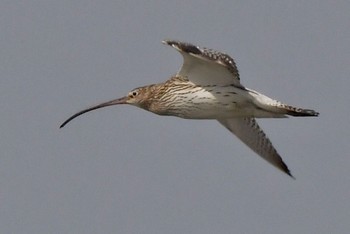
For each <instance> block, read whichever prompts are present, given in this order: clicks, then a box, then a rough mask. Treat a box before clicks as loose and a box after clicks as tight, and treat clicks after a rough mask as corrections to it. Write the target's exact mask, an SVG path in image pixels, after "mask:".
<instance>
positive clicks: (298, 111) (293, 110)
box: [282, 105, 319, 117]
mask: <svg viewBox="0 0 350 234" xmlns="http://www.w3.org/2000/svg"><path fill="white" fill-rule="evenodd" d="M282 108H283V109H284V110H285V111H286V114H287V115H291V116H296V117H308V116H309V117H313V116H314V117H315V116H318V115H319V113H318V112H316V111H314V110H310V109H302V108H297V107H293V106H288V105H283V106H282Z"/></svg>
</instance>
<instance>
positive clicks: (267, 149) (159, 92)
mask: <svg viewBox="0 0 350 234" xmlns="http://www.w3.org/2000/svg"><path fill="white" fill-rule="evenodd" d="M163 43H164V44H166V45H169V46H171V47H173V48H174V49H176V50H177V51H179V52H180V54H181V55H182V57H183V64H182V67H181V68H180V70H179V72H177V74H176V75H174V76H172V77H171V78H170V79H169V80H167V81H165V82H163V83H159V84H151V85H147V86H143V87H139V88H135V89H133V90H132V91H130V92H129V93H128V94H127V95H126V96H125V97H122V98H118V99H114V100H111V101H108V102H104V103H101V104H99V105H96V106H93V107H90V108H87V109H85V110H82V111H80V112H78V113H76V114H74V115H73V116H71V117H70V118H68V119H67V120H66V121H65V122H63V124H62V125H61V126H60V128H62V127H64V126H65V125H66V124H67V123H68V122H70V121H71V120H73V119H74V118H76V117H78V116H80V115H82V114H84V113H86V112H89V111H92V110H95V109H99V108H102V107H106V106H113V105H119V104H129V105H133V106H137V107H140V108H142V109H144V110H147V111H150V112H153V113H155V114H158V115H167V116H177V117H180V118H184V119H216V120H217V121H219V123H220V124H222V125H223V126H224V127H225V128H227V129H228V130H229V131H231V132H232V133H233V134H234V135H236V136H237V137H238V138H239V139H240V140H241V141H242V142H243V143H245V144H246V145H247V146H248V147H249V148H250V149H252V150H253V151H254V152H255V153H257V154H258V155H259V156H261V157H262V158H263V159H265V160H266V161H267V162H269V163H271V164H272V165H274V166H275V167H277V168H278V169H280V170H281V171H283V172H285V173H286V174H288V175H289V176H291V177H293V176H292V174H291V172H290V170H289V169H288V167H287V165H286V164H285V163H284V162H283V160H282V158H281V156H280V155H279V153H278V152H277V150H276V149H275V147H274V146H273V145H272V143H271V141H270V140H269V138H268V137H267V136H266V134H265V133H264V132H263V130H262V129H261V128H260V127H259V125H258V123H257V121H256V118H286V117H288V116H297V117H301V116H318V115H319V113H318V112H316V111H314V110H310V109H303V108H297V107H294V106H291V105H287V104H284V103H281V102H279V101H277V100H274V99H272V98H270V97H268V96H265V95H264V94H261V93H259V92H257V91H255V90H252V89H249V88H246V87H245V86H243V85H242V84H241V82H240V77H239V73H238V69H237V66H236V64H235V62H234V60H233V59H232V58H231V57H230V56H229V55H227V54H225V53H221V52H218V51H215V50H212V49H208V48H205V47H199V46H196V45H193V44H190V43H185V42H180V41H175V40H165V41H163ZM293 178H294V177H293Z"/></svg>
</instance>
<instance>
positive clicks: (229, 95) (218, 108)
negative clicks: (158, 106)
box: [160, 86, 254, 119]
mask: <svg viewBox="0 0 350 234" xmlns="http://www.w3.org/2000/svg"><path fill="white" fill-rule="evenodd" d="M242 92H246V91H244V90H239V89H238V88H234V87H232V86H224V87H222V86H221V87H206V88H202V87H195V88H192V89H191V91H178V92H177V93H176V95H173V99H172V102H169V105H167V108H166V111H165V112H164V113H160V114H163V115H171V116H177V117H180V118H185V119H218V118H234V117H244V116H252V115H253V109H254V105H253V104H252V102H251V101H250V100H249V96H245V95H242Z"/></svg>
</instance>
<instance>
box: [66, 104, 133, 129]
mask: <svg viewBox="0 0 350 234" xmlns="http://www.w3.org/2000/svg"><path fill="white" fill-rule="evenodd" d="M127 99H128V98H127V97H122V98H118V99H115V100H112V101H108V102H104V103H101V104H99V105H97V106H93V107H90V108H87V109H85V110H82V111H79V112H78V113H76V114H74V115H72V116H71V117H69V118H68V119H67V120H66V121H64V122H63V124H61V126H60V128H63V127H64V126H65V125H66V124H67V123H69V122H70V121H71V120H73V119H75V118H76V117H78V116H80V115H82V114H85V113H86V112H89V111H93V110H96V109H100V108H102V107H106V106H113V105H119V104H127V103H126V101H127Z"/></svg>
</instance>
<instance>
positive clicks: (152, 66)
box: [0, 0, 350, 234]
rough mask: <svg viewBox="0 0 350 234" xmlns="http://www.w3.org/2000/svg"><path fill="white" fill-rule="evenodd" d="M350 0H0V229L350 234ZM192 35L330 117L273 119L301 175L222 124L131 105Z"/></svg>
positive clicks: (246, 72)
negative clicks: (129, 96) (110, 103)
mask: <svg viewBox="0 0 350 234" xmlns="http://www.w3.org/2000/svg"><path fill="white" fill-rule="evenodd" d="M349 12H350V3H349V1H240V2H234V1H229V0H227V1H220V2H217V1H191V2H189V1H148V3H147V4H145V3H144V2H143V1H63V0H62V1H34V0H33V1H15V0H12V1H1V2H0V13H1V14H0V32H1V33H0V52H1V53H0V71H1V79H0V100H1V102H0V108H1V118H0V131H1V134H0V149H1V158H0V233H16V234H17V233H36V234H41V233H42V234H47V233H84V234H86V233H348V232H349V229H350V222H349V217H350V203H349V194H350V174H349V166H350V158H349V148H350V147H349V143H348V141H349V130H350V129H349V127H350V125H349V123H348V122H349V121H348V120H349V115H350V113H349V103H348V102H349V100H350V95H349V86H350V81H349V75H350V64H349V61H350V45H349V38H350V30H349V23H350V14H349ZM166 38H170V39H179V40H183V41H188V42H192V43H195V44H198V45H201V46H205V47H209V48H213V49H217V50H220V51H223V52H226V53H228V54H230V55H231V56H232V57H234V58H235V60H236V62H237V65H238V68H239V70H240V75H241V80H242V83H243V84H244V85H245V86H247V87H249V88H252V89H256V90H258V91H260V92H262V93H264V94H266V95H268V96H271V97H274V98H276V99H278V100H281V101H285V102H287V103H289V104H293V105H296V106H300V107H305V108H313V109H315V110H317V111H319V112H320V117H319V118H289V119H279V120H276V119H270V120H260V121H259V123H260V125H261V126H262V127H263V128H264V130H265V132H266V133H267V134H268V136H269V137H270V139H271V140H272V142H273V144H274V145H275V146H276V148H277V149H278V151H279V152H280V154H281V155H282V157H283V159H284V161H285V162H286V163H287V164H288V166H289V167H290V169H291V171H292V173H293V175H294V176H295V177H296V180H292V179H290V178H289V177H288V176H286V175H284V174H283V173H281V172H280V171H278V170H277V169H275V168H274V167H272V166H270V165H269V164H267V163H266V162H265V161H263V160H261V159H260V158H259V157H258V156H257V155H255V154H254V153H253V152H252V151H251V150H249V149H248V148H247V147H246V146H245V145H244V144H243V143H241V142H240V141H239V140H238V139H237V138H235V137H234V136H233V135H232V134H231V133H229V132H228V131H227V130H226V129H224V128H223V127H221V126H220V125H219V124H218V123H217V122H216V121H207V120H202V121H194V120H182V119H178V118H174V117H160V116H156V115H153V114H151V113H148V112H146V111H143V110H140V109H137V108H133V107H131V106H120V107H111V108H106V109H101V110H99V111H96V112H91V113H89V114H86V115H84V116H82V117H80V118H78V119H76V120H74V121H73V122H71V123H70V124H69V125H67V126H66V127H65V128H64V129H61V130H60V129H58V126H59V125H60V124H61V123H62V121H64V120H65V119H66V118H67V117H69V116H70V115H71V114H73V113H75V112H77V111H79V110H81V109H84V108H86V107H88V106H91V105H94V104H98V103H100V102H102V101H107V100H110V99H113V98H117V97H121V96H123V95H125V94H126V93H127V92H128V91H129V90H131V89H132V88H135V87H138V86H143V85H146V84H151V83H157V82H161V81H164V80H166V79H168V78H169V77H170V75H172V74H175V73H176V71H177V70H178V69H179V67H180V66H181V62H182V59H181V57H180V55H179V54H178V53H177V52H176V51H175V50H173V49H171V48H170V47H166V46H164V45H162V44H161V41H162V40H163V39H166Z"/></svg>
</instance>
